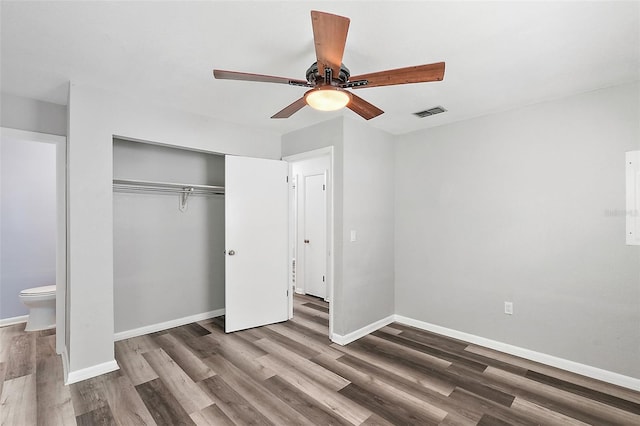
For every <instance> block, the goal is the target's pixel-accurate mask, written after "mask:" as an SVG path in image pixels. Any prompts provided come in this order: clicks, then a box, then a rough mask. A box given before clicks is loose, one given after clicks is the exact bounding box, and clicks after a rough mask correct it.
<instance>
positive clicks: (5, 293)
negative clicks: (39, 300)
mask: <svg viewBox="0 0 640 426" xmlns="http://www.w3.org/2000/svg"><path fill="white" fill-rule="evenodd" d="M0 144H1V147H0V163H1V167H0V169H1V180H0V182H1V186H2V189H1V193H2V214H1V217H2V221H1V228H2V229H1V232H0V234H1V235H2V237H1V238H2V246H1V247H2V248H1V252H2V253H1V258H2V261H1V263H2V273H1V275H0V280H1V281H2V285H1V286H0V287H1V288H2V294H1V295H0V299H1V306H0V325H9V324H14V323H19V322H24V321H26V318H27V313H28V310H27V309H26V307H24V306H23V305H22V303H21V302H20V300H19V297H18V295H19V293H20V291H21V290H24V289H26V288H32V287H39V286H45V285H52V284H55V285H56V351H57V352H58V353H63V352H64V347H65V344H66V335H67V333H66V331H67V330H66V324H67V321H66V309H65V306H66V277H67V273H66V138H65V137H64V136H58V135H50V134H44V133H36V132H29V131H24V130H17V129H10V128H5V127H2V128H0Z"/></svg>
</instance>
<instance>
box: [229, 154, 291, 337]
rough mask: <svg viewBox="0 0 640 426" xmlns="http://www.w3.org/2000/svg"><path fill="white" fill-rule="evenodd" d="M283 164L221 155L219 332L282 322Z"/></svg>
mask: <svg viewBox="0 0 640 426" xmlns="http://www.w3.org/2000/svg"><path fill="white" fill-rule="evenodd" d="M287 170H288V167H287V163H286V162H284V161H276V160H265V159H259V158H248V157H234V156H227V157H225V232H226V235H225V247H226V252H225V253H226V256H225V257H226V260H225V331H226V332H227V333H229V332H232V331H237V330H243V329H246V328H251V327H258V326H261V325H266V324H272V323H276V322H280V321H286V320H287V319H288V315H287V312H288V309H287V308H288V306H287V305H288V303H287V302H288V295H287V278H288V277H287V243H288V236H287V231H288V218H287V214H288V212H287V198H288V194H287V192H288V185H287V180H286V179H287Z"/></svg>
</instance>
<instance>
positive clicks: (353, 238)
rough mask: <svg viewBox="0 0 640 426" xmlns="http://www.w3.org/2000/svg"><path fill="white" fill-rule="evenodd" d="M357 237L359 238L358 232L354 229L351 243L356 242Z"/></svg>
mask: <svg viewBox="0 0 640 426" xmlns="http://www.w3.org/2000/svg"><path fill="white" fill-rule="evenodd" d="M356 237H357V235H356V231H355V230H353V229H352V230H351V242H354V241H355V240H356V239H357V238H356Z"/></svg>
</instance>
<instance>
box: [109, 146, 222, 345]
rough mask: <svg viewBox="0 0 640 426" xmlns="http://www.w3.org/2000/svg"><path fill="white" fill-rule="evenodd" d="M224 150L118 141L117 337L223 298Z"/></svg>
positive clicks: (201, 312)
mask: <svg viewBox="0 0 640 426" xmlns="http://www.w3.org/2000/svg"><path fill="white" fill-rule="evenodd" d="M224 165H225V161H224V156H222V155H215V154H210V153H203V152H195V151H189V150H184V149H177V148H171V147H165V146H158V145H153V144H148V143H140V142H132V141H127V140H121V139H114V141H113V179H114V193H113V226H114V230H113V239H114V322H115V324H114V327H115V333H116V337H118V334H120V336H121V337H126V335H127V334H129V335H135V334H137V333H135V330H139V329H142V330H145V329H147V330H148V329H153V328H154V326H158V325H161V324H166V323H171V322H176V321H177V320H180V319H184V318H190V317H197V316H205V315H207V316H212V315H211V314H212V313H213V312H216V311H220V313H221V312H222V309H223V308H224V304H225V295H224V289H225V270H224V261H225V258H224V249H225V248H224V242H225V219H224V211H225V204H224V203H225V200H224V180H225V178H224V176H225V169H224V168H225V166H224Z"/></svg>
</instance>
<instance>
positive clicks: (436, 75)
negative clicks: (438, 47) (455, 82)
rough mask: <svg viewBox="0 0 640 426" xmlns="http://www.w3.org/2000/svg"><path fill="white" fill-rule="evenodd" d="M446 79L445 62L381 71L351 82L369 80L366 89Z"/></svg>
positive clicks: (356, 87) (354, 78) (353, 78)
mask: <svg viewBox="0 0 640 426" xmlns="http://www.w3.org/2000/svg"><path fill="white" fill-rule="evenodd" d="M443 78H444V62H438V63H435V64H426V65H417V66H414V67H406V68H398V69H395V70H387V71H379V72H374V73H370V74H362V75H356V76H353V75H352V76H351V77H350V78H349V81H358V80H367V81H368V83H367V84H365V85H364V86H355V87H353V88H354V89H362V88H364V87H377V86H392V85H394V84H408V83H424V82H427V81H441V80H442V79H443Z"/></svg>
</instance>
